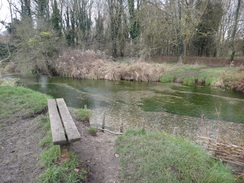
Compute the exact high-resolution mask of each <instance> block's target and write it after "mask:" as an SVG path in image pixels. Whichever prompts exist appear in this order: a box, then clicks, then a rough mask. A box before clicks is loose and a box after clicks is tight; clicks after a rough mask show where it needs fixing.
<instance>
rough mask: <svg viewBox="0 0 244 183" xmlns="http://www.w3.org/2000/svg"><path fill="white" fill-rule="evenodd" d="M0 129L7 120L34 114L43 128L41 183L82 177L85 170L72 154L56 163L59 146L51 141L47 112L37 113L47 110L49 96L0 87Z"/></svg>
mask: <svg viewBox="0 0 244 183" xmlns="http://www.w3.org/2000/svg"><path fill="white" fill-rule="evenodd" d="M0 93H1V95H0V105H1V107H0V121H1V122H4V124H0V128H4V126H5V125H6V124H7V122H15V121H18V120H19V119H21V118H28V117H35V118H36V121H37V122H38V123H39V125H40V128H41V130H42V131H43V134H42V139H41V140H40V142H39V145H40V146H42V147H43V148H44V150H43V152H42V153H41V154H40V162H41V164H42V166H43V167H44V173H43V174H42V175H41V176H40V182H41V183H55V182H57V183H59V182H66V183H75V182H81V181H83V180H84V177H85V174H86V171H85V170H82V169H80V168H79V166H80V164H81V162H80V161H79V160H77V157H76V156H75V154H72V158H71V161H70V162H66V163H63V164H62V165H58V164H57V163H56V160H57V158H58V156H59V146H55V145H53V144H52V137H51V131H50V122H49V120H48V115H47V114H39V113H42V112H44V111H46V109H47V99H49V98H50V97H49V96H47V95H43V94H41V93H38V92H34V91H32V90H29V89H26V88H23V87H13V86H0Z"/></svg>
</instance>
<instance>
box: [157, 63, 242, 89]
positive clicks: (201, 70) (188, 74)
mask: <svg viewBox="0 0 244 183" xmlns="http://www.w3.org/2000/svg"><path fill="white" fill-rule="evenodd" d="M237 70H238V68H229V67H219V68H206V67H203V66H194V65H193V66H182V65H171V68H167V69H166V72H165V73H164V74H163V75H162V76H161V77H160V82H162V83H168V82H173V81H175V82H179V83H183V84H184V85H195V84H198V85H206V86H216V87H228V86H230V87H231V88H233V87H234V86H232V85H233V84H231V83H234V82H235V81H236V80H237V79H239V78H243V73H241V72H237Z"/></svg>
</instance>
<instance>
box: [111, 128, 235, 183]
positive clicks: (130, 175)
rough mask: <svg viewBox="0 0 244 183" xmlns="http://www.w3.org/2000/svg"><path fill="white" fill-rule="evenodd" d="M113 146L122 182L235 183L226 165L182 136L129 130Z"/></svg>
mask: <svg viewBox="0 0 244 183" xmlns="http://www.w3.org/2000/svg"><path fill="white" fill-rule="evenodd" d="M116 148H117V153H118V154H120V166H121V178H122V181H123V182H131V183H132V182H133V183H134V182H140V183H144V182H158V183H160V182H167V183H188V182H195V183H210V182H211V183H232V182H235V178H234V177H233V175H232V174H231V173H230V171H229V169H228V168H227V167H225V166H224V165H223V164H221V163H220V162H217V161H216V160H213V159H211V158H210V157H209V156H208V155H207V154H206V152H204V150H202V149H201V148H200V147H198V146H196V145H193V144H191V143H190V142H188V141H187V140H184V139H182V138H174V137H172V136H169V135H166V134H163V133H152V132H145V131H144V130H129V131H127V132H126V133H125V135H123V136H120V137H118V139H117V140H116Z"/></svg>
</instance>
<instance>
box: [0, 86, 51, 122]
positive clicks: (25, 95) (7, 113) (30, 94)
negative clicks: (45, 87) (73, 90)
mask: <svg viewBox="0 0 244 183" xmlns="http://www.w3.org/2000/svg"><path fill="white" fill-rule="evenodd" d="M0 93H1V95H0V106H1V108H0V121H4V122H13V121H16V120H17V119H18V118H27V117H31V116H34V115H36V114H38V113H41V112H43V111H45V110H46V109H47V99H48V98H50V97H48V96H46V95H43V94H41V93H38V92H34V91H32V90H29V89H26V88H23V87H10V86H0Z"/></svg>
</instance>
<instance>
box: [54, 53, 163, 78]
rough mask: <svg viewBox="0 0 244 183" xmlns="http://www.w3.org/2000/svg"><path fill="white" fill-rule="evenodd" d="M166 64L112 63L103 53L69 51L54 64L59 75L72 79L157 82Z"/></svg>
mask: <svg viewBox="0 0 244 183" xmlns="http://www.w3.org/2000/svg"><path fill="white" fill-rule="evenodd" d="M165 66H166V64H148V63H144V62H137V63H134V64H128V63H123V62H113V61H112V60H111V59H110V58H109V57H108V56H106V55H105V54H104V53H103V52H99V51H98V52H95V51H93V50H87V51H81V50H69V51H67V52H65V53H64V54H63V55H62V56H59V58H58V59H57V61H56V63H55V68H56V71H57V73H58V74H59V75H61V76H65V77H72V78H86V79H99V80H103V79H106V80H128V81H146V82H148V81H159V80H160V76H161V75H162V74H163V73H164V70H165Z"/></svg>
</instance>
